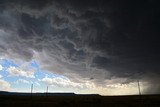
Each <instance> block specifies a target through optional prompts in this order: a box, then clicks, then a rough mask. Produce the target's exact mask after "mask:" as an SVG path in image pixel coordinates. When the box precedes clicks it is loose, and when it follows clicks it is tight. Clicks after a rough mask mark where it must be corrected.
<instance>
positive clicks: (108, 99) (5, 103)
mask: <svg viewBox="0 0 160 107" xmlns="http://www.w3.org/2000/svg"><path fill="white" fill-rule="evenodd" d="M0 107H160V95H141V96H139V95H130V96H100V95H69V96H66V95H63V94H62V95H60V96H58V95H56V96H47V95H45V94H44V95H43V96H35V95H34V96H33V95H32V96H30V95H28V96H25V95H20V96H19V95H0Z"/></svg>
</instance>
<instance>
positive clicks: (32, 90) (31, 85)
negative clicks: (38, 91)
mask: <svg viewBox="0 0 160 107" xmlns="http://www.w3.org/2000/svg"><path fill="white" fill-rule="evenodd" d="M32 93H33V84H32V85H31V96H32Z"/></svg>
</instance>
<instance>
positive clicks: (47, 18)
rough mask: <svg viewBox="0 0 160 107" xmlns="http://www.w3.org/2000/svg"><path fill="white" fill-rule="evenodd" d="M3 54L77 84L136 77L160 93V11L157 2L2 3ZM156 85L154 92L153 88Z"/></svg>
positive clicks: (76, 0)
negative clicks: (31, 62) (63, 76)
mask: <svg viewBox="0 0 160 107" xmlns="http://www.w3.org/2000/svg"><path fill="white" fill-rule="evenodd" d="M0 13H1V14H0V20H1V21H0V53H1V56H2V57H7V58H10V59H13V60H22V61H26V62H27V61H30V60H32V59H36V61H38V63H40V65H41V68H43V69H45V70H48V71H50V72H54V73H57V74H62V75H65V76H67V77H69V78H70V79H71V80H72V81H74V82H83V81H84V80H87V81H92V82H94V83H95V84H97V85H102V86H103V84H107V81H108V80H111V79H112V78H125V81H116V82H119V83H120V84H127V83H130V82H135V81H137V79H139V80H140V81H144V82H147V83H148V86H149V87H148V89H147V90H146V93H159V89H160V85H159V84H158V82H159V81H160V79H159V76H160V66H159V65H160V48H159V47H160V39H159V34H160V31H159V29H158V28H159V25H160V20H159V19H160V8H159V5H158V3H156V1H152V0H145V1H143V0H142V1H139V2H137V1H132V2H131V1H125V2H124V1H114V0H108V1H105V0H86V1H80V0H61V1H59V0H54V1H49V0H48V1H45V0H44V1H43V0H40V1H34V0H32V1H31V0H24V1H23V2H22V1H18V0H17V1H14V2H12V1H10V2H9V1H1V2H0ZM152 86H156V87H155V89H151V88H150V87H152Z"/></svg>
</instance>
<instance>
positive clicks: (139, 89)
mask: <svg viewBox="0 0 160 107" xmlns="http://www.w3.org/2000/svg"><path fill="white" fill-rule="evenodd" d="M137 82H138V91H139V95H141V88H140V83H139V80H137Z"/></svg>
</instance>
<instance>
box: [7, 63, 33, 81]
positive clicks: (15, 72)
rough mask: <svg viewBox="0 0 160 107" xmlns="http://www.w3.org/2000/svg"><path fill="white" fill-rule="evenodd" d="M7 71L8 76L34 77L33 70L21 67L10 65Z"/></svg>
mask: <svg viewBox="0 0 160 107" xmlns="http://www.w3.org/2000/svg"><path fill="white" fill-rule="evenodd" d="M7 71H8V72H9V75H10V76H22V77H29V78H34V71H33V70H22V69H21V68H18V67H13V66H11V67H9V68H8V69H7Z"/></svg>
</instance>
